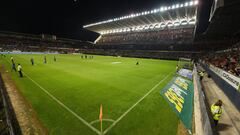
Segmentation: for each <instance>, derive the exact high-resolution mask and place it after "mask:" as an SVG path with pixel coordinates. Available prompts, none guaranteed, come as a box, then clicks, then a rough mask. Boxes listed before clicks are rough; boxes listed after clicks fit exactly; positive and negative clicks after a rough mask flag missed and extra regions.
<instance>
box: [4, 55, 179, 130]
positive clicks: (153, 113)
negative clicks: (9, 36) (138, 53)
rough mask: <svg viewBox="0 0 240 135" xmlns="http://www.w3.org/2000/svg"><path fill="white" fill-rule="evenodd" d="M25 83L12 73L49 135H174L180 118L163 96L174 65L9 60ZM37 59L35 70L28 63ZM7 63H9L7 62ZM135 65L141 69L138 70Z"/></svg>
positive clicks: (74, 58) (63, 58)
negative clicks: (19, 65)
mask: <svg viewBox="0 0 240 135" xmlns="http://www.w3.org/2000/svg"><path fill="white" fill-rule="evenodd" d="M11 56H13V57H14V59H15V61H16V63H21V65H22V67H23V71H24V78H19V77H18V74H17V73H15V72H11V70H10V67H11V65H10V64H9V63H8V62H10V55H7V57H6V58H1V63H3V64H5V67H7V70H8V71H9V72H10V73H11V75H12V78H13V80H14V81H15V82H16V85H17V87H18V88H19V89H20V91H21V92H22V93H23V95H24V96H25V97H26V99H27V100H28V101H29V102H30V103H31V104H32V106H33V108H34V109H35V111H36V112H37V115H38V117H39V119H40V120H41V122H42V123H43V125H44V126H45V127H47V129H48V131H49V134H51V135H98V134H99V135H100V134H101V133H100V123H99V121H97V120H98V117H99V108H100V105H101V104H102V105H103V118H104V121H103V131H104V132H103V134H106V135H175V134H176V132H177V125H178V121H179V120H178V118H177V116H176V115H175V114H174V112H173V111H172V110H171V108H170V106H169V105H168V103H167V102H166V101H164V99H163V97H162V96H161V95H160V94H159V92H160V90H161V89H162V88H163V87H164V86H165V85H166V84H167V83H168V81H170V80H171V79H172V77H173V75H174V71H175V67H176V64H177V62H176V61H167V60H151V59H136V58H122V57H110V56H94V58H93V59H81V57H80V55H55V56H56V58H57V62H54V61H53V55H50V54H49V55H46V56H47V59H48V63H47V64H43V56H44V55H11ZM31 57H33V58H34V60H35V64H36V65H35V66H31V64H30V58H31ZM7 61H8V62H7ZM136 61H139V62H140V65H136V64H135V63H136Z"/></svg>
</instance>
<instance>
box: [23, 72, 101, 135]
mask: <svg viewBox="0 0 240 135" xmlns="http://www.w3.org/2000/svg"><path fill="white" fill-rule="evenodd" d="M23 73H24V72H23ZM24 74H25V76H26V77H27V78H28V79H29V80H31V81H32V82H33V83H34V84H36V85H37V86H38V87H39V88H40V89H42V90H43V92H45V93H46V94H47V95H48V96H49V97H51V98H52V99H53V100H55V101H56V102H57V103H58V104H59V105H61V106H62V107H63V108H65V109H66V110H67V111H68V112H70V113H71V114H72V115H73V116H75V117H76V118H77V119H78V120H80V121H81V122H82V123H84V124H85V125H86V126H88V127H89V128H90V129H92V130H93V131H94V132H96V133H97V134H98V135H101V134H102V133H101V132H100V131H99V130H97V129H96V128H95V127H93V126H92V125H91V124H89V123H88V122H87V121H86V120H84V119H83V118H82V117H80V116H79V115H77V114H76V113H75V112H74V111H73V110H71V109H70V108H69V107H67V106H66V105H65V104H63V103H62V102H61V101H60V100H58V99H57V98H56V97H54V96H53V95H52V94H51V93H49V92H48V91H47V90H46V89H45V88H43V87H42V86H41V85H40V84H38V83H37V82H36V81H34V80H33V79H32V78H31V77H30V76H28V75H27V74H26V73H24Z"/></svg>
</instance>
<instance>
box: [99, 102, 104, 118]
mask: <svg viewBox="0 0 240 135" xmlns="http://www.w3.org/2000/svg"><path fill="white" fill-rule="evenodd" d="M102 116H103V113H102V105H101V106H100V112H99V120H100V121H102Z"/></svg>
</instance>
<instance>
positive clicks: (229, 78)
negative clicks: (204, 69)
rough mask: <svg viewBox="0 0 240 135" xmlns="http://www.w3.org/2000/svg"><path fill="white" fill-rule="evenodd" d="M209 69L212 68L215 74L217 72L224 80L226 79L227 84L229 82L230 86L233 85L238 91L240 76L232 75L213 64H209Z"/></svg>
mask: <svg viewBox="0 0 240 135" xmlns="http://www.w3.org/2000/svg"><path fill="white" fill-rule="evenodd" d="M209 69H210V70H212V71H213V72H214V73H215V74H217V75H218V76H219V77H221V78H222V79H223V80H224V81H226V82H227V83H228V84H230V85H231V86H232V87H234V88H235V89H236V90H238V91H239V92H240V78H239V77H237V76H234V75H232V74H231V73H228V72H226V71H224V70H222V69H220V68H218V67H215V66H213V65H210V66H209Z"/></svg>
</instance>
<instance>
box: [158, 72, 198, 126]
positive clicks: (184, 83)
mask: <svg viewBox="0 0 240 135" xmlns="http://www.w3.org/2000/svg"><path fill="white" fill-rule="evenodd" d="M160 94H161V95H162V96H163V97H164V98H165V100H166V101H167V102H168V103H169V105H170V106H171V108H172V109H173V111H174V112H175V113H176V114H177V116H178V117H179V118H180V119H181V121H182V122H183V124H184V125H185V127H186V128H187V129H188V130H190V131H191V130H192V112H193V83H192V81H189V80H187V79H184V78H182V77H174V78H173V79H172V80H171V81H170V82H169V83H168V85H167V86H166V87H165V88H164V89H163V90H162V91H161V92H160Z"/></svg>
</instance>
